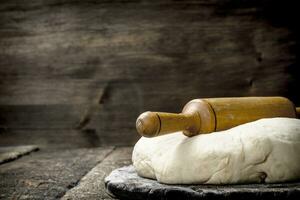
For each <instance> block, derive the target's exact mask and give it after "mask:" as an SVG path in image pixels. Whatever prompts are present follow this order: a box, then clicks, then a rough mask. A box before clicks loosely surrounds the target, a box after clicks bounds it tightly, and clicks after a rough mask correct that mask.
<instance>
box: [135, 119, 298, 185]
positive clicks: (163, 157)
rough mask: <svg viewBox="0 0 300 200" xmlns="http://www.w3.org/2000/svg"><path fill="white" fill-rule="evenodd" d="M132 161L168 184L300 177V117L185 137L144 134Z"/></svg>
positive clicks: (140, 170)
mask: <svg viewBox="0 0 300 200" xmlns="http://www.w3.org/2000/svg"><path fill="white" fill-rule="evenodd" d="M132 161H133V165H134V167H135V169H136V171H137V173H138V174H139V175H140V176H142V177H147V178H151V179H157V180H158V181H159V182H162V183H168V184H196V183H197V184H200V183H201V184H233V183H258V182H267V183H274V182H283V181H291V180H295V179H300V120H299V119H292V118H270V119H261V120H258V121H255V122H251V123H247V124H244V125H240V126H237V127H235V128H232V129H230V130H226V131H220V132H214V133H211V134H202V135H198V136H194V137H190V138H189V137H186V136H184V135H183V134H182V133H181V132H176V133H174V134H169V135H164V136H160V137H156V138H144V137H142V138H141V139H140V140H139V141H138V142H137V144H136V145H135V147H134V150H133V155H132Z"/></svg>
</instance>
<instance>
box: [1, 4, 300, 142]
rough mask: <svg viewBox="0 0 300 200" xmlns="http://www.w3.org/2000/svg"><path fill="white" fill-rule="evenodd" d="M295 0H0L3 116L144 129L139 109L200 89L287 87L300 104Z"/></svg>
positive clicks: (210, 93) (264, 91) (7, 123)
mask: <svg viewBox="0 0 300 200" xmlns="http://www.w3.org/2000/svg"><path fill="white" fill-rule="evenodd" d="M294 4H295V3H293V2H292V1H288V2H286V3H285V2H281V1H272V2H270V1H269V0H259V1H242V2H237V1H234V0H228V1H222V2H220V1H214V0H208V1H207V0H205V1H204V0H200V1H192V0H186V1H171V0H161V1H148V0H129V1H121V0H114V1H102V0H101V1H94V0H87V1H77V0H46V1H39V0H28V1H26V3H25V2H24V1H21V0H11V1H1V2H0V104H1V106H0V107H1V112H0V119H1V120H0V121H1V122H0V126H1V127H8V128H10V129H20V128H24V129H27V130H28V129H32V130H36V129H41V128H42V129H56V128H59V129H62V128H66V129H67V128H70V127H74V126H73V125H74V124H75V127H77V128H78V127H79V128H80V129H81V130H83V129H92V130H96V134H98V135H99V137H103V135H116V136H117V135H120V136H122V137H123V136H124V137H123V138H131V139H128V141H133V140H135V139H136V138H137V136H136V131H135V128H134V124H135V120H136V117H137V116H138V115H139V114H140V113H142V112H144V111H147V110H154V111H165V112H179V111H180V110H181V108H182V107H183V106H184V105H185V104H186V103H187V102H188V101H189V100H191V99H195V98H206V97H229V96H285V97H288V98H290V99H291V100H292V101H293V102H294V103H295V104H296V105H297V106H299V103H300V97H299V95H298V87H299V85H300V84H299V80H300V77H299V76H300V75H299V74H300V73H299V68H298V67H297V66H298V64H299V62H298V54H299V52H298V43H299V37H298V31H297V26H296V25H297V24H298V22H297V21H296V19H298V17H297V13H298V11H297V10H295V8H296V7H297V6H295V5H294ZM278 13H281V14H280V15H278ZM278 16H280V17H278ZM102 94H103V95H102ZM99 103H100V104H101V106H102V105H103V107H101V106H99ZM79 104H80V105H82V107H84V108H86V109H83V110H85V111H82V110H81V108H80V107H79V108H76V106H75V105H79ZM98 106H99V109H93V108H94V107H98ZM5 107H6V108H5ZM70 107H72V109H70ZM100 107H101V108H102V109H101V108H100ZM8 110H10V111H8ZM25 111H26V112H25ZM46 113H49V115H48V114H46ZM39 116H40V117H39ZM42 121H43V122H42ZM78 121H79V124H80V125H78ZM47 124H48V125H47ZM77 125H78V126H77ZM45 137H46V136H45ZM109 137H110V136H109ZM119 138H120V137H118V136H117V138H116V140H115V141H114V142H117V143H118V141H119V140H120V139H119ZM112 142H113V141H112Z"/></svg>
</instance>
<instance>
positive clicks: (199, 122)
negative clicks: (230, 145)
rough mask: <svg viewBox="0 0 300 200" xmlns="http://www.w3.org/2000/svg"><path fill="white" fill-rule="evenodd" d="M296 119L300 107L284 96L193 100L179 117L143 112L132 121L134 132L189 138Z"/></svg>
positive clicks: (152, 135)
mask: <svg viewBox="0 0 300 200" xmlns="http://www.w3.org/2000/svg"><path fill="white" fill-rule="evenodd" d="M297 115H298V116H300V107H297V108H295V106H294V104H293V103H292V102H291V101H290V100H289V99H287V98H284V97H232V98H207V99H194V100H192V101H190V102H188V103H187V104H186V105H185V106H184V108H183V110H182V113H180V114H175V113H165V112H149V111H148V112H144V113H142V114H141V115H140V116H139V117H138V118H137V121H136V129H137V131H138V133H139V134H140V135H142V136H144V137H156V136H160V135H164V134H168V133H173V132H176V131H182V132H183V134H184V135H186V136H188V137H191V136H194V135H198V134H203V133H211V132H214V131H221V130H226V129H229V128H232V127H235V126H238V125H240V124H244V123H247V122H251V121H255V120H258V119H261V118H272V117H289V118H297Z"/></svg>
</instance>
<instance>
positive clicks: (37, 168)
mask: <svg viewBox="0 0 300 200" xmlns="http://www.w3.org/2000/svg"><path fill="white" fill-rule="evenodd" d="M113 150H114V148H113V147H106V148H90V149H87V148H82V149H72V150H51V151H44V150H43V149H41V150H40V151H38V152H32V153H31V154H30V155H27V156H23V157H21V158H20V159H18V160H15V161H13V162H9V163H5V164H1V165H0V199H48V200H50V199H59V198H61V197H62V196H63V195H64V194H65V193H66V192H67V191H68V190H69V189H71V188H73V187H75V186H76V185H77V184H78V182H79V181H80V180H81V178H82V177H83V176H84V175H85V174H86V173H88V172H89V171H90V170H91V169H92V168H93V167H94V166H96V165H97V164H99V163H100V162H101V161H102V160H103V159H104V158H105V157H107V156H108V155H109V154H110V153H111V152H113Z"/></svg>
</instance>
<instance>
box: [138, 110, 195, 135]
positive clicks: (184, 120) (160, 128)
mask: <svg viewBox="0 0 300 200" xmlns="http://www.w3.org/2000/svg"><path fill="white" fill-rule="evenodd" d="M136 129H137V131H138V133H139V134H140V135H141V136H144V137H155V136H160V135H164V134H168V133H173V132H176V131H183V133H184V134H185V135H187V136H193V135H196V134H197V133H198V131H199V129H200V119H199V115H198V114H196V113H192V114H183V113H180V114H175V113H165V112H149V111H148V112H144V113H142V114H141V115H140V116H139V117H138V118H137V120H136Z"/></svg>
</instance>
